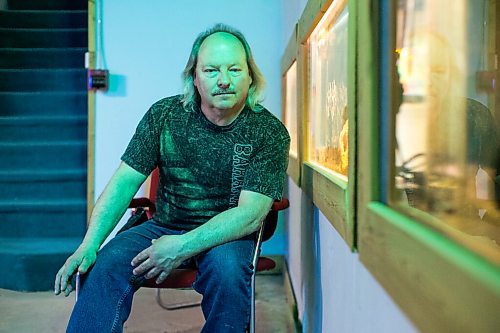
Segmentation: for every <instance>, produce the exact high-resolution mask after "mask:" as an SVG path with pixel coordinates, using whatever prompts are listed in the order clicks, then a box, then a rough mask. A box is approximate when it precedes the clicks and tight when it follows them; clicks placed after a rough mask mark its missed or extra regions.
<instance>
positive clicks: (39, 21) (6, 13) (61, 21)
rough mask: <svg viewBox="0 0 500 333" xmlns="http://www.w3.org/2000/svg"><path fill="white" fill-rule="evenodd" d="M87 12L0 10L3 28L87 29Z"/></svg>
mask: <svg viewBox="0 0 500 333" xmlns="http://www.w3.org/2000/svg"><path fill="white" fill-rule="evenodd" d="M87 24H88V17H87V11H86V10H74V11H71V10H0V27H2V28H51V29H55V28H87Z"/></svg>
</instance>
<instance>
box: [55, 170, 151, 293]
mask: <svg viewBox="0 0 500 333" xmlns="http://www.w3.org/2000/svg"><path fill="white" fill-rule="evenodd" d="M146 178H147V177H146V176H144V175H143V174H141V173H140V172H137V171H136V170H134V169H133V168H131V167H130V166H128V165H127V164H125V163H124V162H122V163H121V164H120V166H119V167H118V169H117V170H116V171H115V173H114V174H113V176H112V177H111V179H110V181H109V182H108V184H107V185H106V188H105V189H104V191H103V193H102V194H101V195H100V196H99V199H97V202H96V205H95V207H94V209H93V210H92V215H91V217H90V223H89V228H88V230H87V233H86V234H85V238H84V239H83V241H82V244H81V245H80V246H79V247H78V249H77V250H76V251H75V253H73V254H72V255H71V256H70V257H69V258H68V259H67V260H66V262H65V264H64V265H63V266H62V267H61V269H60V270H59V272H58V273H57V275H56V280H55V284H54V292H55V294H56V295H58V294H59V293H60V292H61V291H63V292H64V293H65V294H66V296H68V295H69V293H70V292H71V284H68V281H69V280H70V277H71V276H72V275H73V274H74V273H75V272H76V270H78V271H79V272H80V273H85V272H87V270H88V269H89V267H90V266H92V265H93V264H94V262H95V259H96V255H97V251H98V250H99V247H100V246H101V245H102V243H103V242H104V240H105V239H106V237H108V235H109V234H110V233H111V231H113V229H114V227H115V226H116V225H117V223H118V222H119V221H120V219H121V218H122V216H123V214H124V213H125V211H126V210H127V207H128V205H129V203H130V200H132V198H133V197H134V195H135V193H136V192H137V190H138V189H139V187H140V186H141V184H142V183H143V182H144V180H146Z"/></svg>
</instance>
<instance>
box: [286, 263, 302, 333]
mask: <svg viewBox="0 0 500 333" xmlns="http://www.w3.org/2000/svg"><path fill="white" fill-rule="evenodd" d="M282 272H283V285H284V288H285V295H286V300H287V303H288V307H289V309H290V312H291V313H292V316H293V321H294V323H295V332H297V333H299V332H302V322H301V321H300V319H299V308H298V306H297V299H296V298H295V292H294V290H293V285H292V280H291V279H290V274H289V273H288V266H287V264H286V261H284V260H283V262H282Z"/></svg>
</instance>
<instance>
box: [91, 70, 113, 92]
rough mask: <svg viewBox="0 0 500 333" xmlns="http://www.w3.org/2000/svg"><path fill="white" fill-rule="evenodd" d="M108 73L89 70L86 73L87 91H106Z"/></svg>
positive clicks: (106, 71)
mask: <svg viewBox="0 0 500 333" xmlns="http://www.w3.org/2000/svg"><path fill="white" fill-rule="evenodd" d="M108 88H109V71H108V70H107V69H89V70H88V71H87V89H88V90H93V91H96V90H100V91H108Z"/></svg>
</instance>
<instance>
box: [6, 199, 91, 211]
mask: <svg viewBox="0 0 500 333" xmlns="http://www.w3.org/2000/svg"><path fill="white" fill-rule="evenodd" d="M86 205H87V203H86V201H85V200H82V199H64V200H54V199H45V200H0V213H2V214H3V213H16V212H26V211H36V212H52V213H64V212H68V211H79V210H82V209H84V208H85V207H86Z"/></svg>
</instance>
